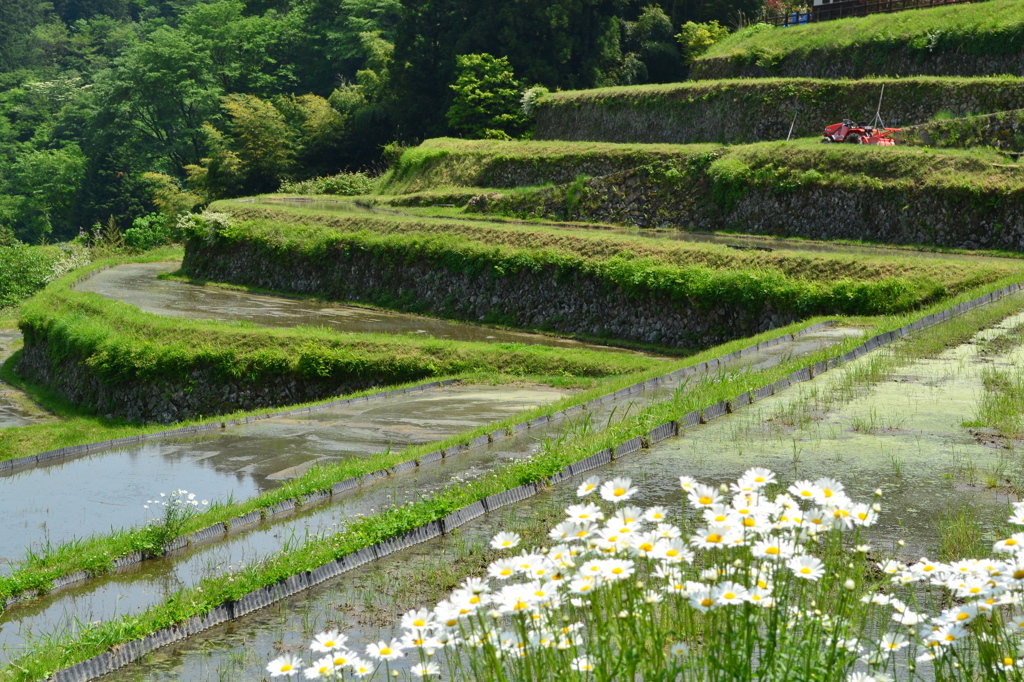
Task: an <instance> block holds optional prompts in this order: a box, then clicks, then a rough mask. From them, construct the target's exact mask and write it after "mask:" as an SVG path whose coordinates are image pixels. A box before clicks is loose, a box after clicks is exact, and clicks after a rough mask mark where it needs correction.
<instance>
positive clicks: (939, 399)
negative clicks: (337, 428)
mask: <svg viewBox="0 0 1024 682" xmlns="http://www.w3.org/2000/svg"><path fill="white" fill-rule="evenodd" d="M1022 321H1024V314H1017V315H1014V316H1012V317H1010V318H1008V319H1006V320H1004V321H1002V322H1001V323H999V324H998V325H995V326H994V327H992V328H990V329H988V330H985V331H983V332H981V333H979V334H978V335H976V336H975V338H974V339H972V340H971V341H970V342H968V343H964V344H961V345H959V346H956V347H954V348H950V349H948V350H945V351H943V352H941V353H938V354H936V355H935V356H934V357H924V358H919V359H912V358H903V360H902V361H901V360H900V358H899V353H900V349H899V347H894V348H891V349H885V350H882V351H879V352H878V353H877V354H869V355H867V356H865V357H863V358H861V359H860V360H858V361H855V362H853V363H850V364H849V365H846V366H844V367H843V368H841V369H839V370H836V371H833V372H830V373H828V374H826V375H824V376H822V377H820V378H818V379H816V380H814V381H813V382H810V383H806V384H800V385H798V386H797V387H794V388H792V389H790V390H789V391H786V392H783V393H781V394H778V395H776V396H775V397H772V398H768V399H766V400H764V401H762V402H758V403H755V404H754V405H753V406H751V407H750V408H748V409H745V410H739V411H737V412H735V413H733V414H731V415H729V416H726V417H722V418H719V419H717V420H715V421H712V422H710V423H708V424H703V425H700V426H697V427H694V428H692V429H688V430H687V431H685V432H684V433H683V434H682V435H681V436H679V437H677V438H672V439H669V440H667V441H663V442H662V443H659V444H657V445H654V446H653V447H651V448H650V449H648V450H642V451H640V452H638V453H635V454H634V455H630V456H628V457H625V458H623V459H620V460H617V461H615V462H613V463H612V464H610V465H608V466H606V467H603V468H602V469H599V470H598V471H597V472H596V473H597V474H599V475H600V476H601V477H603V478H610V477H612V476H628V477H630V478H631V479H632V480H633V481H634V482H635V483H637V484H638V485H639V487H640V493H639V494H638V496H637V497H635V498H633V499H632V500H631V501H630V502H631V503H635V504H636V505H637V506H652V505H664V506H667V507H669V509H674V510H679V508H680V502H681V500H682V493H681V491H680V489H679V484H678V477H679V475H681V474H685V475H691V476H695V477H697V478H698V479H700V480H703V481H707V482H713V483H724V482H728V481H730V480H735V478H736V477H737V476H738V475H739V474H740V473H742V472H743V471H744V470H746V469H748V468H750V467H752V466H764V467H768V468H771V469H773V470H774V471H776V472H778V473H779V474H780V476H781V478H782V480H783V481H785V482H786V483H789V482H792V481H795V480H798V479H803V478H810V479H815V478H818V477H821V476H830V477H833V478H836V479H838V480H839V481H841V482H842V483H843V484H845V486H846V490H847V492H848V493H849V494H850V496H851V497H853V498H854V499H857V500H867V499H872V496H873V493H874V491H875V490H876V489H880V490H881V491H882V498H881V502H882V509H883V511H882V514H881V516H880V523H879V524H878V525H877V526H875V527H873V528H872V529H870V533H869V541H870V544H871V545H872V547H873V550H872V551H873V552H875V553H876V555H877V556H879V557H884V556H891V555H895V556H897V557H899V558H901V559H904V560H915V559H917V558H918V557H920V556H925V555H927V556H931V557H936V556H937V555H938V553H939V552H940V546H941V543H942V535H941V526H942V525H943V523H944V521H943V517H944V515H945V514H947V513H948V512H950V511H954V510H957V509H960V508H962V507H964V506H965V505H966V506H969V507H970V508H971V510H973V514H974V515H975V517H976V518H977V520H978V523H979V525H980V528H981V531H982V532H983V533H984V534H985V538H986V539H985V544H988V543H990V542H991V540H992V539H994V536H995V533H996V532H997V531H998V530H1000V529H1002V527H1003V524H1004V523H1005V521H1004V520H1005V517H1006V513H1007V508H1008V507H1007V504H1008V502H1010V501H1016V500H1017V496H1016V493H1015V491H1016V490H1017V489H1019V485H1015V484H1016V482H1017V481H1018V480H1019V476H1020V474H1021V472H1022V471H1024V467H1022V463H1021V461H1020V460H1019V458H1018V456H1017V455H1016V453H1015V452H1014V451H1013V450H1012V449H1007V448H1005V447H1001V446H999V447H996V446H993V444H992V443H993V441H992V439H986V438H981V439H979V438H976V436H975V433H974V432H973V431H971V430H968V429H967V428H965V427H964V426H963V422H964V421H972V420H973V419H974V418H975V413H976V406H977V404H978V402H979V400H980V398H981V393H982V391H983V390H984V386H983V383H982V379H981V377H982V374H983V372H984V371H985V370H986V369H991V368H1000V367H1014V366H1017V365H1019V363H1020V361H1021V359H1022V356H1024V352H1022V350H1021V349H1020V348H1019V347H1016V346H1015V345H1014V344H1013V343H1007V344H1003V345H1002V346H1001V347H1000V352H998V353H992V352H991V349H992V348H993V347H995V346H998V344H991V343H986V342H991V340H992V339H993V338H997V337H1005V336H1007V334H1008V333H1009V332H1011V331H1012V330H1013V329H1014V328H1015V327H1017V326H1018V325H1019V324H1020V323H1021V322H1022ZM882 365H885V366H886V367H887V368H888V371H885V372H877V371H873V370H877V369H878V368H879V367H880V366H882ZM575 500H576V493H575V485H574V483H572V482H569V483H566V484H564V485H557V486H554V487H552V488H549V489H546V490H544V491H542V492H541V493H540V494H539V495H538V496H536V497H534V498H530V499H529V500H526V501H524V502H522V503H519V504H517V505H516V507H515V508H514V510H513V511H509V512H506V513H502V512H496V513H494V514H492V515H488V516H485V517H482V518H481V519H478V520H476V521H474V522H472V523H471V524H470V525H468V526H465V527H464V528H463V529H461V530H460V531H459V533H457V534H454V535H447V536H444V537H441V538H438V539H435V540H431V541H428V542H426V543H424V544H422V545H419V546H416V547H413V548H411V549H410V550H407V551H404V552H401V553H398V554H396V555H393V556H391V557H388V558H386V559H384V560H381V561H379V562H376V563H373V564H370V565H367V566H365V567H362V568H360V569H356V570H354V571H352V572H349V573H346V574H345V575H344V576H343V577H341V578H339V579H337V580H334V581H330V582H328V583H326V584H324V585H321V586H319V587H317V588H314V589H313V590H312V591H310V593H308V594H303V595H298V596H296V597H293V598H291V599H290V600H288V601H287V602H285V603H282V604H278V605H274V606H272V607H270V608H268V609H266V610H265V611H261V612H257V613H256V614H253V615H252V616H249V617H246V618H244V619H242V620H240V621H237V622H233V623H230V624H228V625H224V626H220V627H217V628H214V629H212V630H210V631H209V632H207V633H204V634H202V635H199V636H197V637H195V638H192V639H190V640H188V641H186V642H184V643H181V644H178V645H174V646H173V647H169V648H167V649H166V650H161V651H159V652H157V653H155V654H154V655H152V657H151V658H150V660H148V661H147V662H146V664H145V665H136V666H131V667H129V668H126V669H124V670H122V671H121V672H118V673H115V675H114V676H113V677H112V678H111V679H115V680H132V681H141V680H153V681H155V680H169V679H184V680H214V679H252V678H253V677H256V676H258V675H260V674H261V671H262V670H263V666H264V665H265V663H266V661H267V660H269V659H270V658H273V657H275V656H277V655H279V654H280V653H281V652H287V651H296V652H299V651H301V649H303V648H304V647H305V646H306V643H307V642H308V640H309V639H310V637H311V635H312V634H313V633H315V632H319V631H322V630H324V629H327V628H329V627H340V628H341V629H343V630H344V631H346V632H347V633H348V634H349V635H350V636H351V637H352V638H353V639H354V640H355V642H354V644H353V647H354V648H357V649H361V648H362V647H363V646H365V645H366V644H367V643H370V642H373V641H378V640H380V639H382V638H383V639H390V637H391V635H392V634H393V633H396V632H397V628H396V627H395V622H396V621H397V618H398V616H399V615H400V614H401V613H402V612H403V611H404V610H407V609H409V608H414V607H418V606H431V605H432V604H431V603H430V602H431V599H433V600H436V599H438V598H439V597H440V596H441V595H439V594H435V593H434V592H432V591H431V589H430V588H434V589H435V590H436V589H444V587H443V586H445V585H448V586H450V585H454V584H456V583H457V582H458V580H459V579H460V578H461V577H462V576H461V575H460V573H459V571H460V567H461V569H462V570H463V571H464V572H465V571H469V572H472V571H473V570H474V568H473V567H477V566H478V565H479V564H480V558H479V556H480V554H481V552H482V551H483V549H482V548H483V546H484V544H485V541H486V539H487V538H489V537H490V536H491V535H492V534H493V533H495V532H497V531H499V530H509V529H514V530H522V529H523V528H528V527H530V526H531V524H533V525H540V526H542V527H543V526H545V525H547V524H549V523H550V520H551V519H557V518H558V516H559V515H560V513H561V512H560V510H561V509H562V508H564V507H565V506H567V505H568V504H571V503H573V502H574V501H575ZM474 557H475V558H474ZM476 570H477V572H479V568H477V569H476ZM424 576H433V578H429V577H424ZM438 585H440V586H442V587H441V588H438ZM243 643H244V647H243V646H242V645H243Z"/></svg>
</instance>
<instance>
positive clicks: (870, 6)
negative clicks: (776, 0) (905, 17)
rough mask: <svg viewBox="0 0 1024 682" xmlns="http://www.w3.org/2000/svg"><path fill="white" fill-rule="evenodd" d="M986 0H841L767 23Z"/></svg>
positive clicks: (784, 23)
mask: <svg viewBox="0 0 1024 682" xmlns="http://www.w3.org/2000/svg"><path fill="white" fill-rule="evenodd" d="M970 2H984V0H840V1H839V2H835V3H833V4H829V5H818V6H816V7H813V8H812V9H811V10H810V11H809V12H790V13H788V14H785V15H781V16H776V17H768V18H766V19H765V20H764V21H765V23H768V24H772V25H774V26H797V25H800V24H810V23H814V22H817V21H831V20H832V19H845V18H847V17H866V16H867V15H869V14H889V13H890V12H902V11H904V10H908V9H923V8H926V7H941V6H943V5H963V4H967V3H970Z"/></svg>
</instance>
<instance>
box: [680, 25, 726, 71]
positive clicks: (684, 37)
mask: <svg viewBox="0 0 1024 682" xmlns="http://www.w3.org/2000/svg"><path fill="white" fill-rule="evenodd" d="M728 35H729V29H728V28H727V27H725V26H722V25H721V24H719V23H718V22H717V21H709V22H708V23H706V24H696V23H694V22H692V21H688V22H686V23H685V24H683V26H682V29H681V30H680V31H679V33H677V34H676V40H678V41H679V45H680V47H681V48H682V52H683V61H684V62H686V63H687V64H690V63H692V62H693V61H694V60H695V59H697V58H698V57H700V56H701V55H702V54H704V53H705V52H707V51H708V50H709V49H711V46H712V45H714V44H715V43H717V42H719V41H720V40H722V39H723V38H725V37H726V36H728Z"/></svg>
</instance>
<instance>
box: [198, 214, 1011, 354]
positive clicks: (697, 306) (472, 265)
mask: <svg viewBox="0 0 1024 682" xmlns="http://www.w3.org/2000/svg"><path fill="white" fill-rule="evenodd" d="M216 208H218V209H220V210H230V211H232V212H233V213H234V214H235V216H236V219H237V220H239V221H241V222H239V223H238V224H237V225H235V226H234V227H231V228H221V229H220V230H219V231H218V232H217V233H216V234H206V235H197V236H194V237H193V238H192V239H190V240H189V242H188V245H187V248H186V257H185V264H184V269H185V270H186V272H188V273H189V274H191V275H193V276H196V277H202V278H208V279H211V280H216V281H225V282H231V283H235V284H242V285H248V286H257V287H262V288H267V289H275V290H281V291H289V292H294V293H301V294H313V295H318V296H322V297H326V298H331V299H334V300H361V301H368V302H372V303H376V304H379V305H385V306H390V307H395V308H399V309H403V310H412V311H416V312H428V313H431V314H436V315H442V316H446V317H454V318H462V319H474V320H476V319H480V320H491V321H500V322H506V323H509V324H513V325H515V326H518V327H534V328H548V329H555V330H558V331H561V332H566V333H575V334H580V335H583V336H602V335H603V336H606V337H608V338H616V339H625V340H632V341H640V342H649V343H658V344H661V345H667V346H684V347H699V346H706V345H709V344H710V343H714V342H717V341H719V340H721V339H728V338H736V337H737V336H745V335H749V334H751V333H755V332H757V331H760V330H762V329H767V328H769V327H771V326H780V325H781V324H785V323H788V322H789V321H792V320H795V319H801V318H806V317H810V316H814V315H822V314H835V313H840V314H864V315H876V314H883V313H884V314H889V313H896V312H902V311H907V310H911V309H914V308H915V307H917V306H920V305H921V304H923V303H925V302H929V301H935V300H939V299H941V298H942V297H944V296H947V295H949V294H952V293H956V292H960V291H964V290H966V289H968V288H971V287H975V286H978V285H981V284H985V283H990V282H994V281H997V280H1001V279H1004V278H1007V277H1010V276H1013V273H1015V272H1018V271H1020V270H1021V268H1022V265H1021V264H1019V263H1017V262H1015V261H1007V262H1006V263H1002V262H1000V263H995V264H993V263H990V262H971V261H945V260H933V259H928V260H922V259H915V258H900V259H892V258H875V259H872V258H864V257H860V256H848V255H808V254H807V253H806V252H803V253H792V252H791V253H787V252H781V251H780V252H772V253H764V252H737V251H735V250H732V249H728V248H725V247H721V246H714V245H697V244H691V243H680V242H672V241H667V240H666V241H662V240H651V241H643V242H638V241H637V240H635V239H632V238H630V237H625V236H616V235H611V234H607V233H587V232H583V231H579V230H571V229H569V230H566V229H552V228H544V227H532V226H531V227H526V226H512V225H492V224H486V223H470V222H455V221H448V220H433V219H412V218H407V219H391V218H375V217H368V216H365V215H356V214H352V215H346V214H344V213H341V214H339V213H331V214H322V213H317V212H315V211H309V210H304V209H301V208H295V209H292V208H268V207H265V206H257V205H252V204H238V203H233V202H223V203H221V204H218V205H216Z"/></svg>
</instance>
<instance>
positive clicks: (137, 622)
mask: <svg viewBox="0 0 1024 682" xmlns="http://www.w3.org/2000/svg"><path fill="white" fill-rule="evenodd" d="M995 288H997V287H995V286H988V287H984V291H988V290H993V289H995ZM981 293H983V290H974V291H972V292H970V293H966V294H964V295H962V296H960V297H957V299H956V301H949V302H946V303H943V304H941V305H934V306H931V307H930V308H928V309H927V310H925V311H921V312H918V313H914V314H910V315H905V316H897V317H891V318H885V319H876V320H871V321H868V320H864V322H874V323H876V324H877V327H876V331H878V332H885V331H888V330H891V329H896V328H898V327H901V326H903V325H904V324H907V323H909V322H911V321H913V320H915V319H917V318H918V317H920V316H921V315H922V314H928V313H931V312H937V311H938V310H940V309H941V308H944V307H946V305H949V304H951V303H955V302H959V301H960V300H968V299H969V298H972V297H974V296H976V295H979V294H981ZM1019 305H1020V301H1019V300H1018V298H1017V297H1014V298H1011V299H1004V300H1002V301H999V302H997V303H995V304H993V305H991V306H986V307H983V308H979V309H976V310H974V311H971V312H970V313H967V314H966V315H964V316H963V317H961V318H957V320H955V321H953V323H951V324H946V325H940V326H938V327H935V328H933V329H930V330H927V331H925V332H923V333H922V334H921V338H920V340H917V339H912V340H911V341H910V343H911V344H914V345H915V346H921V348H920V349H918V352H921V351H923V350H925V349H928V348H931V349H934V350H935V351H936V352H938V351H939V350H941V349H943V348H945V347H947V346H948V345H951V344H952V345H955V344H956V343H958V342H962V341H964V340H966V338H968V337H969V336H970V335H971V334H973V333H974V332H975V331H977V330H978V329H980V328H983V327H984V326H986V325H989V324H992V323H993V322H995V321H997V320H998V319H1001V318H1002V317H1005V316H1006V315H1007V314H1009V313H1010V312H1012V311H1013V310H1015V309H1017V308H1018V307H1019ZM748 343H749V341H748V340H744V341H739V342H736V343H735V344H731V345H730V346H728V347H723V348H720V349H715V351H713V352H709V353H708V356H712V355H715V356H717V355H720V354H722V353H724V352H728V351H729V350H732V349H734V348H738V347H741V346H743V345H747V344H748ZM860 343H861V340H860V339H852V338H851V339H848V340H846V341H844V342H842V343H840V344H838V345H836V346H833V347H832V348H829V349H826V350H822V351H818V352H817V353H814V354H812V355H811V356H809V357H805V358H801V359H796V360H790V361H788V362H784V363H783V364H782V365H780V366H777V367H774V368H771V369H766V370H760V371H756V372H749V373H736V374H726V375H723V376H722V377H720V378H719V380H716V381H702V382H699V383H698V384H696V385H695V386H694V387H693V388H692V389H691V390H690V391H688V392H685V393H682V394H677V395H676V396H674V397H673V398H672V399H670V400H667V401H663V402H659V403H655V404H652V405H650V406H648V407H646V408H644V409H642V410H639V411H638V412H637V413H635V414H632V415H629V416H628V417H623V418H622V419H621V420H620V421H618V422H614V423H610V424H609V425H608V427H607V428H605V429H604V430H602V431H598V432H596V433H595V432H591V431H587V430H580V431H578V432H573V433H567V436H568V437H566V438H564V439H557V440H554V441H552V443H551V444H550V446H549V447H548V448H546V449H545V451H544V452H542V453H540V454H538V455H537V456H535V457H533V458H531V459H530V460H525V461H517V462H512V463H509V464H506V465H504V466H503V467H501V468H500V469H498V470H497V471H495V472H493V473H492V474H489V475H488V476H486V477H484V478H482V479H479V480H477V481H472V482H470V483H462V484H456V485H452V486H450V487H448V488H446V489H444V490H443V491H441V492H439V493H438V494H436V495H435V496H433V497H432V498H429V499H424V500H421V501H418V502H414V503H410V504H406V505H404V506H399V507H395V508H391V509H386V510H382V511H381V512H378V513H377V514H374V515H371V516H368V517H365V518H362V519H359V520H357V521H355V522H354V523H353V524H352V525H351V526H349V527H348V528H347V529H346V530H344V531H342V532H340V533H337V534H335V535H332V536H328V537H325V538H312V539H310V540H309V541H307V542H306V543H304V544H303V545H301V546H299V547H296V548H294V549H291V550H289V551H287V552H282V553H279V554H276V555H273V556H271V557H268V558H267V559H266V560H265V561H263V562H261V563H258V564H253V565H250V566H246V567H244V568H243V569H242V570H240V571H238V572H236V573H233V574H231V575H226V576H214V577H208V578H205V579H203V580H202V581H201V582H200V583H199V584H198V585H196V586H192V587H189V588H186V589H184V590H182V591H181V592H179V593H178V594H176V595H175V596H174V597H173V598H171V599H169V600H167V601H166V602H164V603H162V604H160V605H157V606H154V607H151V608H149V609H146V610H145V611H143V612H141V613H139V614H134V615H126V616H123V617H121V618H119V619H117V620H113V621H107V622H104V623H96V624H90V625H87V626H85V627H83V629H82V630H81V631H80V632H79V633H78V634H77V635H76V636H74V637H62V638H60V639H59V641H57V640H50V639H41V640H39V641H38V642H36V643H34V644H33V645H32V646H31V648H30V649H29V650H28V651H27V652H26V653H25V654H23V655H22V656H20V657H18V658H17V659H16V660H14V661H12V662H11V663H9V664H8V665H7V666H6V667H5V668H3V669H0V680H3V681H4V682H15V681H17V682H27V681H30V680H38V679H42V678H44V677H46V676H48V675H50V674H52V673H53V672H54V671H56V670H59V669H61V668H64V667H67V666H69V665H73V664H74V663H76V662H78V661H82V660H85V659H88V658H90V657H91V656H95V655H97V654H99V653H102V652H103V651H106V650H108V649H110V648H112V647H114V646H116V645H118V644H122V643H125V642H128V641H131V640H133V639H138V638H140V637H143V636H145V635H147V634H149V633H151V632H155V631H156V630H159V629H160V628H163V627H167V626H169V625H172V624H175V623H180V622H183V621H185V620H187V619H188V618H190V617H191V616H193V615H198V614H204V613H207V612H209V610H210V609H212V608H213V607H215V606H218V605H220V604H223V603H225V602H228V601H231V600H233V599H237V598H239V597H241V596H242V595H244V594H246V593H248V592H250V591H252V590H255V589H258V588H260V587H263V586H266V585H270V584H273V583H275V582H277V581H279V580H282V579H284V578H286V577H289V576H291V575H294V574H296V573H298V572H300V571H303V570H312V569H314V568H316V567H319V566H321V565H323V564H325V563H327V562H328V561H330V560H332V559H336V558H338V557H340V556H344V555H346V554H350V553H352V552H354V551H358V550H359V549H361V548H363V547H366V546H369V545H372V544H374V543H377V542H380V541H383V540H386V539H389V538H392V537H395V536H398V535H401V534H402V533H404V532H406V531H408V530H411V529H413V528H416V527H418V526H420V525H422V524H424V523H427V522H429V521H432V520H436V519H440V518H443V517H444V516H445V515H447V514H448V513H450V512H452V511H454V510H456V509H459V508H461V507H463V506H465V505H467V504H471V503H472V502H474V501H477V500H479V499H481V498H483V497H485V496H487V495H491V494H494V493H497V492H500V491H502V490H508V489H511V488H514V487H516V486H519V485H523V484H526V483H531V482H537V481H540V480H543V479H544V478H545V477H548V476H551V475H552V474H554V473H556V472H558V471H560V470H562V469H564V468H565V466H567V465H568V464H570V463H573V462H576V461H579V460H581V459H583V458H585V457H587V456H589V455H591V454H593V453H594V452H597V451H600V450H601V449H603V448H606V447H611V446H613V445H616V444H618V443H621V442H623V441H625V440H628V439H629V438H632V437H634V436H637V435H642V434H644V433H646V432H647V431H649V430H650V429H651V428H653V427H655V426H657V425H659V424H661V423H663V422H666V421H669V420H672V419H678V418H679V417H680V416H682V415H683V414H685V413H686V412H688V411H690V410H691V409H695V408H700V407H706V406H708V405H711V404H714V403H716V402H718V401H721V400H726V399H731V398H732V397H734V396H736V395H739V394H740V393H743V392H744V391H748V390H751V389H753V388H756V387H759V386H762V385H765V384H768V383H771V382H773V381H775V380H777V379H779V378H781V377H783V376H786V375H788V374H789V373H790V372H792V371H794V370H796V369H798V368H800V367H804V366H807V365H808V364H812V363H814V362H817V361H821V360H825V359H827V358H831V357H837V356H839V355H841V354H842V353H844V352H845V351H846V350H849V349H850V348H852V347H854V346H856V345H858V344H860ZM570 430H571V427H570ZM640 456H643V455H640Z"/></svg>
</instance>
